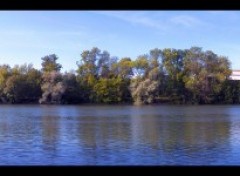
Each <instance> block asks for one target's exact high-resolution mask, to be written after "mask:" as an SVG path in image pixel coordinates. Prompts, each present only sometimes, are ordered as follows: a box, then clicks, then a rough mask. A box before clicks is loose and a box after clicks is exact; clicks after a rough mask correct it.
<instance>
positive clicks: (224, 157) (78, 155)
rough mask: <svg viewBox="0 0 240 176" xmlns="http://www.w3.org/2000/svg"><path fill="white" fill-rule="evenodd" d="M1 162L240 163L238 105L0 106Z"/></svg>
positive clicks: (70, 163) (62, 163) (64, 163)
mask: <svg viewBox="0 0 240 176" xmlns="http://www.w3.org/2000/svg"><path fill="white" fill-rule="evenodd" d="M0 165H240V106H166V105H164V106H162V105H159V106H142V107H136V106H43V105H33V106H32V105H27V106H24V105H15V106H8V105H1V106H0Z"/></svg>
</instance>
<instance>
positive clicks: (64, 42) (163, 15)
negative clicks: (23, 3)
mask: <svg viewBox="0 0 240 176" xmlns="http://www.w3.org/2000/svg"><path fill="white" fill-rule="evenodd" d="M94 46H96V47H98V48H99V49H101V50H107V51H109V52H110V54H111V56H118V57H119V58H122V57H126V56H127V57H131V58H132V59H135V58H136V57H137V56H138V55H141V54H146V53H148V52H149V50H150V49H153V48H156V47H157V48H160V49H163V48H176V49H187V48H190V47H192V46H199V47H202V48H203V50H212V51H213V52H215V53H216V54H218V55H223V56H227V57H228V58H229V60H230V61H231V63H232V68H233V69H240V11H0V64H4V63H8V64H9V65H10V66H14V65H15V64H23V63H32V64H33V65H34V67H35V68H38V69H39V68H41V57H43V56H45V55H49V54H53V53H55V54H57V56H58V57H59V63H61V64H62V65H63V71H66V70H67V71H69V70H71V69H74V70H75V69H77V66H76V61H78V60H79V59H80V54H81V52H82V51H83V50H86V49H91V48H92V47H94Z"/></svg>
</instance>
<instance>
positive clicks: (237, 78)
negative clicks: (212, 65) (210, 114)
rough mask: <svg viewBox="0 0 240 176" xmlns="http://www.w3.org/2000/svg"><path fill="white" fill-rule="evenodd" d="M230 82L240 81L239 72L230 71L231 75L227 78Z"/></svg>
mask: <svg viewBox="0 0 240 176" xmlns="http://www.w3.org/2000/svg"><path fill="white" fill-rule="evenodd" d="M229 79H230V80H240V70H232V74H231V75H230V77H229Z"/></svg>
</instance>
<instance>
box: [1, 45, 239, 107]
mask: <svg viewBox="0 0 240 176" xmlns="http://www.w3.org/2000/svg"><path fill="white" fill-rule="evenodd" d="M41 60H42V68H41V69H40V70H38V69H35V68H33V65H32V64H24V65H15V66H14V67H13V68H11V67H10V66H9V65H7V64H4V65H0V102H1V103H41V104H80V103H106V104H113V103H134V104H152V103H172V104H219V103H221V104H238V103H240V82H239V81H233V80H229V79H228V78H229V76H230V75H231V68H230V66H231V65H230V62H229V60H228V58H227V57H225V56H218V55H217V54H215V53H214V52H213V51H210V50H207V51H203V50H202V48H200V47H191V48H190V49H170V48H166V49H163V50H161V49H158V48H155V49H152V50H150V51H149V53H147V54H143V55H140V56H138V57H137V58H134V59H131V58H129V57H124V58H121V59H119V58H117V57H113V56H110V54H109V52H108V51H101V50H100V49H99V48H97V47H94V48H92V49H91V50H84V51H83V52H82V53H81V55H80V58H79V60H78V61H77V70H75V71H69V72H65V73H61V69H62V65H61V64H60V63H58V57H57V55H56V54H51V55H47V56H44V57H42V58H41Z"/></svg>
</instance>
